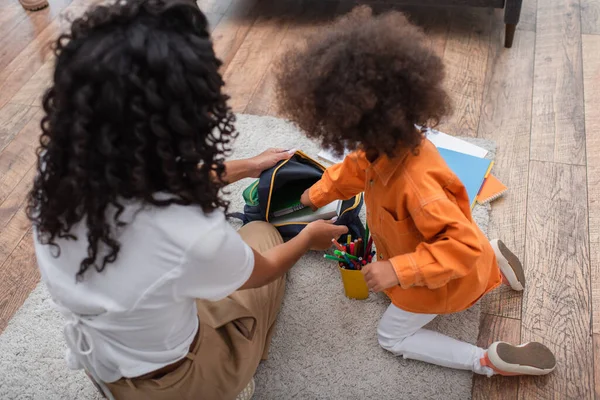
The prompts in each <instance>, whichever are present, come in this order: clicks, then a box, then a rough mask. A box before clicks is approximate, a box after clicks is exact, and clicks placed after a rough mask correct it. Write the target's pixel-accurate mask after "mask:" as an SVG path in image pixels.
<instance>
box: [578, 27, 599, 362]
mask: <svg viewBox="0 0 600 400" xmlns="http://www.w3.org/2000/svg"><path fill="white" fill-rule="evenodd" d="M582 40H583V90H584V99H585V136H586V149H587V179H588V185H587V187H588V208H589V209H588V213H589V220H590V222H589V227H590V266H591V274H592V309H593V310H594V315H593V331H594V333H600V108H599V107H600V36H592V35H584V36H583V38H582ZM598 368H599V369H600V365H598Z"/></svg>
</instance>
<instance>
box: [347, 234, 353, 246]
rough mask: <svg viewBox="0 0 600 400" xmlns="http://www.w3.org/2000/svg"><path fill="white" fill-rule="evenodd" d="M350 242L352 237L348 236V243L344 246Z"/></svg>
mask: <svg viewBox="0 0 600 400" xmlns="http://www.w3.org/2000/svg"><path fill="white" fill-rule="evenodd" d="M350 242H352V235H350V234H348V242H347V243H346V244H350Z"/></svg>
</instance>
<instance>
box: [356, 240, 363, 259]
mask: <svg viewBox="0 0 600 400" xmlns="http://www.w3.org/2000/svg"><path fill="white" fill-rule="evenodd" d="M355 247H356V255H357V256H361V257H364V256H365V246H364V244H363V240H362V238H358V240H357V241H356V246H355Z"/></svg>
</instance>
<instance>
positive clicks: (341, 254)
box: [333, 250, 358, 260]
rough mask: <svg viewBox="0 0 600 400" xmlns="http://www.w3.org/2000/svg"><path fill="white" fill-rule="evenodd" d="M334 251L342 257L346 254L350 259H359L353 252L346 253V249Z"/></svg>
mask: <svg viewBox="0 0 600 400" xmlns="http://www.w3.org/2000/svg"><path fill="white" fill-rule="evenodd" d="M333 252H334V253H335V254H336V255H338V256H340V257H344V255H345V256H347V257H348V258H349V259H351V260H358V257H355V256H353V255H351V254H348V253H346V252H345V251H339V250H334V251H333Z"/></svg>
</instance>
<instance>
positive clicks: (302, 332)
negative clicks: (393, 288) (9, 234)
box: [0, 115, 495, 400]
mask: <svg viewBox="0 0 600 400" xmlns="http://www.w3.org/2000/svg"><path fill="white" fill-rule="evenodd" d="M237 127H238V130H239V132H240V136H239V138H238V140H237V142H236V143H235V149H236V150H235V152H234V153H233V154H232V158H243V157H250V156H253V155H255V154H258V153H260V152H261V151H263V150H265V148H267V147H282V148H295V149H300V150H303V151H304V152H305V153H307V154H309V155H313V156H316V154H317V153H318V152H319V146H318V145H317V144H315V143H314V142H312V141H310V140H308V139H306V138H304V137H303V136H302V135H301V134H300V133H299V132H298V131H297V129H296V128H295V127H294V126H293V125H291V124H289V123H287V122H285V121H283V120H281V119H277V118H271V117H257V116H251V115H239V116H238V121H237ZM467 140H468V141H470V142H472V143H474V144H477V145H479V146H481V147H484V148H486V149H488V150H490V153H489V156H488V157H493V155H494V150H495V148H494V147H495V146H494V144H493V143H492V142H489V141H485V140H478V139H467ZM250 182H251V181H250V180H243V181H241V182H238V183H236V184H234V185H231V186H228V188H227V191H228V194H227V197H228V198H229V199H230V200H231V202H232V205H231V211H241V210H242V208H243V204H244V203H243V199H242V195H241V193H242V191H243V189H244V188H245V187H246V186H247V185H248V184H249V183H250ZM474 215H475V219H476V221H477V223H478V224H479V226H480V227H481V228H482V229H483V230H484V232H485V231H486V229H487V226H488V218H489V213H488V209H486V208H484V207H479V206H478V207H476V209H475V210H474ZM363 218H364V209H363ZM232 224H234V225H236V222H235V221H232ZM236 226H239V224H237V225H236ZM51 303H52V302H51V299H50V297H49V295H48V293H47V291H46V288H45V287H44V285H43V284H40V285H38V287H37V288H36V289H35V290H34V291H33V292H32V293H31V295H30V296H29V298H28V299H27V301H26V302H25V304H24V305H23V306H22V307H21V309H20V310H19V311H18V312H17V314H16V315H15V316H14V317H13V318H12V320H11V321H10V323H9V325H8V327H7V328H6V330H5V331H4V333H3V334H2V335H1V336H0V354H1V355H2V356H1V357H0V399H40V400H53V399H57V400H58V399H60V400H63V399H99V398H100V397H99V396H98V394H97V393H96V391H95V389H94V388H93V386H92V385H91V383H90V382H89V380H88V379H87V378H86V377H85V375H84V374H83V373H82V372H81V371H78V372H74V371H70V370H68V369H67V367H66V364H65V362H64V349H65V342H64V339H63V336H62V317H61V316H60V314H59V313H58V312H57V311H55V310H54V309H53V307H52V304H51ZM388 304H389V301H388V300H387V298H386V297H385V296H384V295H374V294H371V295H370V297H369V298H368V299H367V300H363V301H357V300H349V299H347V298H346V297H345V296H344V293H343V288H342V284H341V280H340V276H339V272H338V270H337V268H336V265H335V263H332V262H328V261H327V260H324V259H323V256H322V253H309V254H307V255H306V256H304V257H303V258H302V259H301V260H300V261H299V262H298V264H297V265H296V266H295V267H294V268H292V270H291V271H290V273H289V274H288V276H287V291H286V294H285V298H284V303H283V307H282V310H281V314H280V316H279V320H278V325H277V331H276V334H275V336H274V338H273V342H272V345H271V352H270V356H269V359H268V360H267V361H265V362H263V363H262V364H261V366H260V367H259V369H258V372H257V374H256V394H255V397H254V398H255V399H259V400H262V399H273V400H274V399H293V398H296V399H367V398H368V399H370V398H377V399H381V400H384V399H444V400H452V399H456V400H464V399H469V398H470V397H471V380H472V374H471V372H468V371H456V370H451V369H446V368H440V367H437V366H434V365H429V364H425V363H421V362H418V361H413V360H404V359H402V358H399V357H394V356H393V355H391V354H390V353H388V352H386V351H384V350H383V349H381V348H380V347H379V345H378V343H377V337H376V329H377V323H378V321H379V318H380V317H381V315H382V314H383V312H384V310H385V308H386V307H387V305H388ZM428 328H430V329H433V330H437V331H439V332H442V333H445V334H447V335H450V336H452V337H455V338H457V339H460V340H464V341H467V342H470V343H475V341H476V339H477V335H478V332H479V307H478V306H477V305H476V306H474V307H473V308H471V309H469V310H468V311H465V312H462V313H458V314H454V315H450V316H441V317H438V318H436V319H435V320H434V321H433V322H432V323H431V324H430V325H429V326H428Z"/></svg>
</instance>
